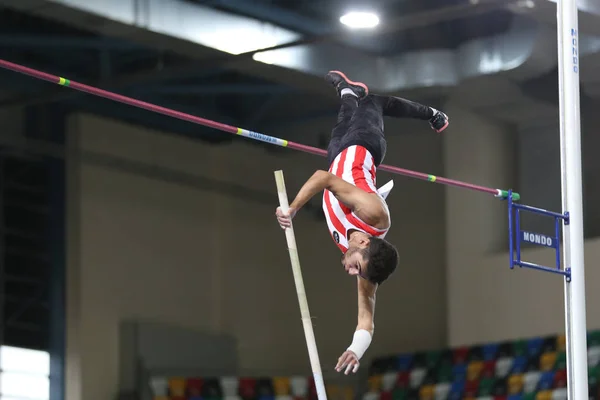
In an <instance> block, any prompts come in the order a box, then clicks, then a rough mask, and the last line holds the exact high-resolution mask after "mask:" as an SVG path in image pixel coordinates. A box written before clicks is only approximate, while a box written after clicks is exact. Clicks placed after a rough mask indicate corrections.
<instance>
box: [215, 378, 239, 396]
mask: <svg viewBox="0 0 600 400" xmlns="http://www.w3.org/2000/svg"><path fill="white" fill-rule="evenodd" d="M219 381H220V382H221V389H222V390H223V396H225V397H227V396H237V394H238V387H239V385H240V381H239V380H238V378H237V377H235V376H223V377H221V378H220V379H219Z"/></svg>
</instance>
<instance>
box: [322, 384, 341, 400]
mask: <svg viewBox="0 0 600 400" xmlns="http://www.w3.org/2000/svg"><path fill="white" fill-rule="evenodd" d="M325 392H326V393H327V398H328V399H331V400H339V399H340V397H341V393H342V391H341V389H340V387H339V386H338V385H331V384H330V385H326V386H325Z"/></svg>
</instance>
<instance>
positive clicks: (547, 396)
mask: <svg viewBox="0 0 600 400" xmlns="http://www.w3.org/2000/svg"><path fill="white" fill-rule="evenodd" d="M535 400H552V390H542V391H541V392H538V393H537V394H536V395H535Z"/></svg>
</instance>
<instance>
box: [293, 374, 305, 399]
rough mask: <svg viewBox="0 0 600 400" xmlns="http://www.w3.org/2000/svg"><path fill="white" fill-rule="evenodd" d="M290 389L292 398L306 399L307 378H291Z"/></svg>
mask: <svg viewBox="0 0 600 400" xmlns="http://www.w3.org/2000/svg"><path fill="white" fill-rule="evenodd" d="M290 388H291V390H292V395H293V396H294V397H306V396H307V395H308V378H307V377H305V376H293V377H291V378H290Z"/></svg>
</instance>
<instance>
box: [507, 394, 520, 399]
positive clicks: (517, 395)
mask: <svg viewBox="0 0 600 400" xmlns="http://www.w3.org/2000/svg"><path fill="white" fill-rule="evenodd" d="M522 398H523V396H522V395H520V394H511V395H510V396H508V397H507V398H506V400H521V399H522Z"/></svg>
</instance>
